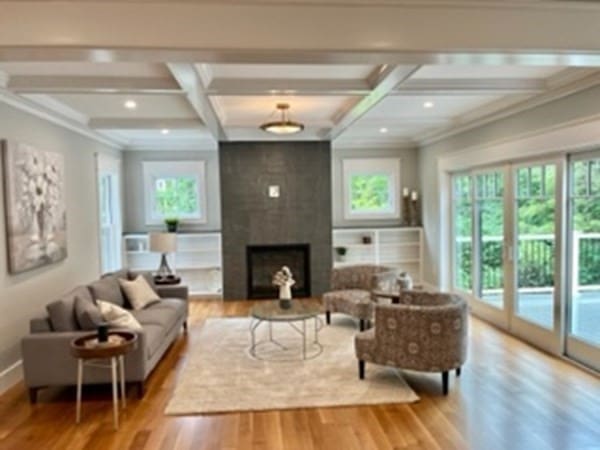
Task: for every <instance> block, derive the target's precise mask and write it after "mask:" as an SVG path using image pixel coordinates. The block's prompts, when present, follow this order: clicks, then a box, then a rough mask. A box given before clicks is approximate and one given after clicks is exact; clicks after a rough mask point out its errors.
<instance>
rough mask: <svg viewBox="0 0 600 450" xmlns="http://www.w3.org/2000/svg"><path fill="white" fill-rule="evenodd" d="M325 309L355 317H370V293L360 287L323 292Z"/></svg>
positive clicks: (371, 309)
mask: <svg viewBox="0 0 600 450" xmlns="http://www.w3.org/2000/svg"><path fill="white" fill-rule="evenodd" d="M323 304H324V305H325V309H326V310H328V311H331V312H341V313H346V314H350V315H351V316H353V317H356V318H357V319H370V318H371V315H372V314H373V302H372V301H371V293H370V292H369V291H365V290H362V289H343V290H339V291H331V292H327V293H325V294H323Z"/></svg>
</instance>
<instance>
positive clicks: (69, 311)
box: [46, 300, 77, 331]
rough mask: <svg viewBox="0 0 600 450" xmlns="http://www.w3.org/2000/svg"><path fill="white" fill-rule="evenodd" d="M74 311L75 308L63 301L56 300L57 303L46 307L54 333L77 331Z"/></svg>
mask: <svg viewBox="0 0 600 450" xmlns="http://www.w3.org/2000/svg"><path fill="white" fill-rule="evenodd" d="M73 309H74V308H73V306H71V307H69V306H67V304H66V303H65V302H64V301H62V300H56V301H55V302H52V303H48V304H47V305H46V311H48V318H49V319H50V324H51V325H52V329H53V330H54V331H74V330H76V329H77V322H76V319H75V312H74V310H73Z"/></svg>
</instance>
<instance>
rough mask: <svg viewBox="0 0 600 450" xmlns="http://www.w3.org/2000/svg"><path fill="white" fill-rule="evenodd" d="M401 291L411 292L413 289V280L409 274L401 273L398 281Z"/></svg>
mask: <svg viewBox="0 0 600 450" xmlns="http://www.w3.org/2000/svg"><path fill="white" fill-rule="evenodd" d="M397 283H398V288H399V289H400V290H401V291H410V290H411V289H412V288H413V279H412V277H411V276H410V275H409V273H408V272H401V273H400V275H398V279H397Z"/></svg>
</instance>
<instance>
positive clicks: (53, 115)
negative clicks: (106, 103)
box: [0, 87, 122, 150]
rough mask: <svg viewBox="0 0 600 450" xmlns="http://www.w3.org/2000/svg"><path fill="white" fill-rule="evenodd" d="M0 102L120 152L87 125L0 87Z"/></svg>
mask: <svg viewBox="0 0 600 450" xmlns="http://www.w3.org/2000/svg"><path fill="white" fill-rule="evenodd" d="M0 102H2V103H5V104H7V105H10V106H12V107H14V108H17V109H19V110H21V111H24V112H26V113H29V114H31V115H33V116H36V117H39V118H41V119H44V120H47V121H48V122H51V123H53V124H55V125H58V126H60V127H63V128H66V129H67V130H70V131H74V132H75V133H77V134H80V135H82V136H85V137H87V138H90V139H92V140H94V141H96V142H99V143H101V144H104V145H107V146H109V147H111V148H114V149H118V150H122V145H121V144H120V143H119V142H116V141H115V140H113V139H109V138H107V137H106V136H103V135H102V134H100V133H97V132H95V131H94V130H91V129H90V128H89V127H88V126H87V124H84V123H81V122H79V121H77V120H74V119H73V118H71V117H67V116H64V115H62V114H61V113H60V112H57V111H55V110H53V109H51V108H48V107H45V106H43V105H41V104H39V103H37V102H34V101H32V100H29V99H27V98H23V97H21V96H19V95H16V94H13V93H12V92H10V91H9V90H8V89H6V88H1V87H0Z"/></svg>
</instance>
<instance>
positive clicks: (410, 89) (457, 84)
mask: <svg viewBox="0 0 600 450" xmlns="http://www.w3.org/2000/svg"><path fill="white" fill-rule="evenodd" d="M545 90H546V82H545V80H542V79H510V78H502V79H498V78H493V79H485V78H483V79H419V78H417V79H414V78H413V79H410V80H406V81H405V82H404V83H402V84H401V85H400V86H398V88H397V89H396V90H395V91H394V92H393V94H394V95H430V96H433V95H507V94H539V93H541V92H544V91H545Z"/></svg>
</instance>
